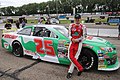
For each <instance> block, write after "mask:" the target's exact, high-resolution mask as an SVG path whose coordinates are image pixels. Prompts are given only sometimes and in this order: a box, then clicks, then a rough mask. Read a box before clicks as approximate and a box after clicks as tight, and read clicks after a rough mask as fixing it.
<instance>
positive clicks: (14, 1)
mask: <svg viewBox="0 0 120 80" xmlns="http://www.w3.org/2000/svg"><path fill="white" fill-rule="evenodd" d="M47 1H50V0H0V3H1V6H0V7H7V6H14V7H19V6H22V5H24V4H29V3H41V2H47Z"/></svg>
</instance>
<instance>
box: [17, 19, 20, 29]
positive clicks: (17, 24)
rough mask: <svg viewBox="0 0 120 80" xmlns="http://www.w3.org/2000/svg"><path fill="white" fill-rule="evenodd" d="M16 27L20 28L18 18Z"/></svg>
mask: <svg viewBox="0 0 120 80" xmlns="http://www.w3.org/2000/svg"><path fill="white" fill-rule="evenodd" d="M16 27H17V28H18V29H20V22H19V21H18V20H16Z"/></svg>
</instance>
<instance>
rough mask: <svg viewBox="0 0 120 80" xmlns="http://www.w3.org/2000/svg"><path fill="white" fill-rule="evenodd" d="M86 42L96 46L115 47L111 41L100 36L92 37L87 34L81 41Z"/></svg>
mask: <svg viewBox="0 0 120 80" xmlns="http://www.w3.org/2000/svg"><path fill="white" fill-rule="evenodd" d="M83 43H86V44H91V45H96V46H103V47H105V46H107V47H115V46H114V45H113V44H112V43H111V42H109V41H107V40H105V39H103V38H100V37H93V36H87V38H86V40H85V41H84V42H83Z"/></svg>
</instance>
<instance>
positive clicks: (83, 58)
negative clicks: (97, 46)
mask: <svg viewBox="0 0 120 80" xmlns="http://www.w3.org/2000/svg"><path fill="white" fill-rule="evenodd" d="M78 61H79V63H80V64H81V65H82V66H83V68H84V69H85V70H91V69H97V62H98V61H97V56H95V54H94V52H93V51H91V50H89V49H82V51H81V54H80V56H79V59H78Z"/></svg>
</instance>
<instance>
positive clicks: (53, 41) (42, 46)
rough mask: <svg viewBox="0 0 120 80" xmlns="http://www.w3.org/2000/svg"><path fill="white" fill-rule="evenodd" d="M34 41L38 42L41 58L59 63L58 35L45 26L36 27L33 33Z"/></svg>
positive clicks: (38, 51) (37, 47)
mask: <svg viewBox="0 0 120 80" xmlns="http://www.w3.org/2000/svg"><path fill="white" fill-rule="evenodd" d="M33 36H36V37H35V38H34V42H35V43H36V52H37V53H38V54H39V55H40V59H42V60H44V61H49V62H55V63H59V61H58V58H57V45H58V38H57V35H55V34H54V35H53V32H51V31H50V30H48V29H47V28H45V27H36V28H35V31H34V33H33Z"/></svg>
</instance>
